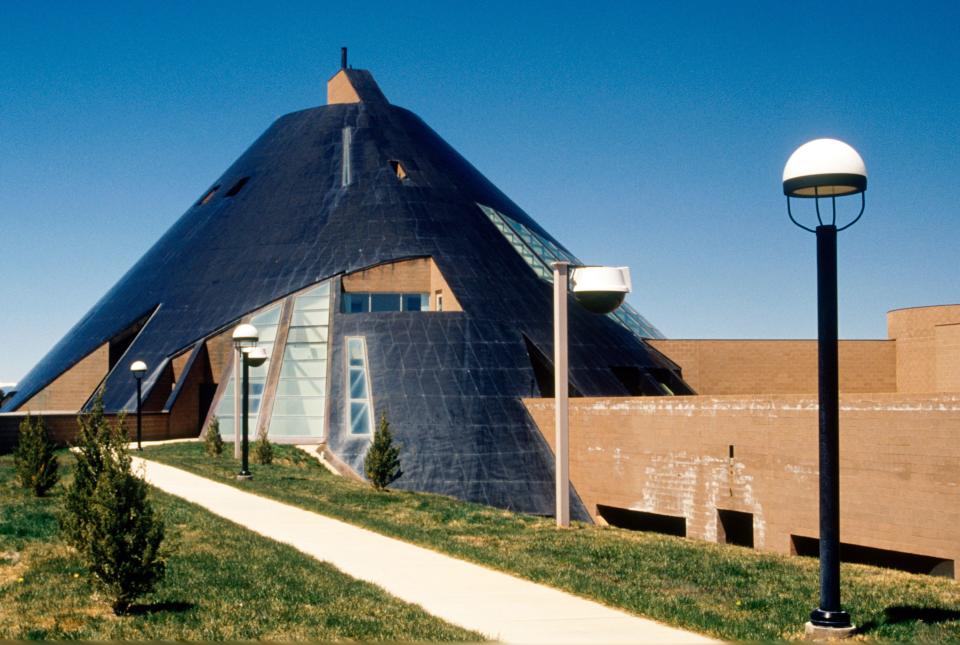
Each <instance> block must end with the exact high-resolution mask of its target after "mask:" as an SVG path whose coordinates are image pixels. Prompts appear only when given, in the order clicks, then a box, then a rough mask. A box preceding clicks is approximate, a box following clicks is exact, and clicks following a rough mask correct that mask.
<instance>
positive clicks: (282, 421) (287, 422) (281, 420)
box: [270, 416, 323, 437]
mask: <svg viewBox="0 0 960 645" xmlns="http://www.w3.org/2000/svg"><path fill="white" fill-rule="evenodd" d="M270 436H271V437H323V418H322V417H283V416H276V417H274V418H273V419H271V420H270Z"/></svg>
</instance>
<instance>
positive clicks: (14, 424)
mask: <svg viewBox="0 0 960 645" xmlns="http://www.w3.org/2000/svg"><path fill="white" fill-rule="evenodd" d="M25 416H26V413H25V412H23V413H21V412H9V413H4V414H0V453H4V452H9V451H10V450H12V449H13V448H14V446H16V442H17V433H18V431H19V428H20V422H21V421H22V420H23V418H24V417H25ZM34 416H39V417H42V418H43V421H44V424H45V425H46V427H47V430H48V431H49V432H50V435H51V437H52V438H53V440H54V441H55V442H56V443H57V444H59V445H61V446H65V445H68V444H69V443H70V442H72V441H73V440H74V439H75V437H76V435H77V428H78V426H77V415H76V413H62V412H60V413H57V412H54V413H39V414H34ZM107 419H109V420H110V422H111V423H113V422H115V421H116V416H115V415H107ZM142 422H143V432H142V436H143V439H144V440H156V439H181V438H186V437H195V436H197V433H196V430H195V428H194V429H193V432H192V434H191V433H186V432H179V433H178V432H171V430H170V427H169V423H168V422H169V415H168V414H165V413H151V412H147V413H144V414H143V416H142ZM126 428H127V433H128V434H129V436H130V438H131V439H132V440H135V439H136V435H137V416H136V414H128V415H127V418H126Z"/></svg>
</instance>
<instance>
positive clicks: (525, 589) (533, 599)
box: [133, 457, 712, 644]
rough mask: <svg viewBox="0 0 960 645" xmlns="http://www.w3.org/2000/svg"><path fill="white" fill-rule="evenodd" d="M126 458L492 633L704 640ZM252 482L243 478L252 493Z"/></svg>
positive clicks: (572, 639) (254, 526)
mask: <svg viewBox="0 0 960 645" xmlns="http://www.w3.org/2000/svg"><path fill="white" fill-rule="evenodd" d="M133 462H134V468H135V470H137V471H139V469H140V468H141V466H142V467H143V468H144V471H143V472H144V476H145V478H146V480H147V481H148V482H149V483H150V484H152V485H153V486H156V487H157V488H159V489H161V490H164V491H166V492H168V493H171V494H173V495H176V496H177V497H182V498H183V499H185V500H188V501H190V502H193V503H194V504H198V505H200V506H202V507H204V508H206V509H208V510H210V511H211V512H213V513H215V514H217V515H219V516H221V517H224V518H226V519H228V520H230V521H232V522H236V523H237V524H240V525H242V526H244V527H246V528H249V529H251V530H253V531H255V532H257V533H259V534H261V535H264V536H266V537H269V538H271V539H274V540H276V541H278V542H283V543H286V544H289V545H291V546H293V547H294V548H296V549H298V550H300V551H302V552H304V553H306V554H308V555H310V556H313V557H315V558H317V559H319V560H323V561H324V562H329V563H330V564H332V565H333V566H335V567H337V568H338V569H340V570H341V571H343V572H344V573H346V574H348V575H350V576H353V577H354V578H358V579H360V580H365V581H367V582H371V583H373V584H375V585H377V586H379V587H381V588H383V589H385V590H386V591H387V592H389V593H391V594H393V595H394V596H396V597H398V598H401V599H403V600H406V601H408V602H411V603H415V604H418V605H420V606H421V607H423V608H424V609H425V610H426V611H427V612H429V613H431V614H433V615H434V616H437V617H439V618H442V619H443V620H446V621H448V622H450V623H453V624H455V625H459V626H461V627H465V628H467V629H471V630H475V631H478V632H480V633H482V634H485V635H487V636H488V637H490V638H493V639H497V640H500V641H503V642H506V643H544V644H546V643H706V642H712V641H710V640H709V639H707V638H705V637H703V636H700V635H699V634H695V633H692V632H686V631H683V630H680V629H675V628H672V627H667V626H666V625H662V624H660V623H656V622H654V621H651V620H646V619H643V618H638V617H636V616H632V615H630V614H627V613H625V612H622V611H617V610H615V609H610V608H609V607H605V606H603V605H600V604H598V603H595V602H591V601H589V600H584V599H582V598H578V597H576V596H573V595H571V594H568V593H565V592H562V591H558V590H556V589H552V588H550V587H545V586H543V585H538V584H535V583H533V582H528V581H526V580H522V579H519V578H514V577H513V576H510V575H507V574H505V573H500V572H498V571H494V570H492V569H487V568H486V567H482V566H480V565H476V564H471V563H469V562H465V561H463V560H458V559H456V558H452V557H450V556H446V555H442V554H440V553H437V552H435V551H431V550H429V549H426V548H422V547H419V546H414V545H412V544H409V543H407V542H402V541H400V540H395V539H392V538H388V537H385V536H383V535H380V534H379V533H374V532H372V531H368V530H366V529H362V528H359V527H356V526H353V525H350V524H346V523H344V522H341V521H339V520H334V519H330V518H328V517H325V516H323V515H318V514H317V513H311V512H309V511H305V510H303V509H299V508H296V507H293V506H289V505H287V504H283V503H281V502H276V501H272V500H269V499H266V498H264V497H260V496H258V495H254V494H252V493H246V492H243V491H241V490H238V489H236V488H233V487H231V486H228V485H226V484H220V483H217V482H214V481H211V480H209V479H205V478H203V477H198V476H196V475H192V474H190V473H187V472H185V471H183V470H179V469H177V468H173V467H171V466H166V465H163V464H158V463H156V462H151V461H147V460H144V459H140V458H136V457H135V458H134V460H133ZM255 486H256V482H255V481H254V482H251V484H250V487H251V489H252V490H255ZM641 584H642V582H641Z"/></svg>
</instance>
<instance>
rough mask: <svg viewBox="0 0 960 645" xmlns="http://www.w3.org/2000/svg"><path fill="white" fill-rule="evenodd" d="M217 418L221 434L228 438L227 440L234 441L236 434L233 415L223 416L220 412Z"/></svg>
mask: <svg viewBox="0 0 960 645" xmlns="http://www.w3.org/2000/svg"><path fill="white" fill-rule="evenodd" d="M217 420H218V421H219V422H220V436H221V437H223V438H224V439H226V440H227V441H233V436H234V430H233V415H231V416H229V417H221V416H220V415H219V414H218V415H217Z"/></svg>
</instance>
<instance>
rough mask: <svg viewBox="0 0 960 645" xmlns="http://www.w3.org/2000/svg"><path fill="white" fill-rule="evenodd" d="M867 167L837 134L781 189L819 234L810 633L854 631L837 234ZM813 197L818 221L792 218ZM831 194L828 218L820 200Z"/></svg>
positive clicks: (808, 150)
mask: <svg viewBox="0 0 960 645" xmlns="http://www.w3.org/2000/svg"><path fill="white" fill-rule="evenodd" d="M866 190H867V169H866V166H865V165H864V163H863V159H861V158H860V155H859V154H857V151H856V150H854V149H853V148H851V147H850V146H849V145H847V144H846V143H843V142H842V141H837V140H836V139H816V140H815V141H811V142H809V143H806V144H804V145H802V146H800V147H799V148H797V150H796V151H795V152H794V153H793V154H792V155H791V156H790V159H788V160H787V165H786V167H785V168H784V170H783V193H784V195H786V196H787V214H788V215H789V216H790V221H792V222H793V223H794V224H796V225H797V226H799V227H800V228H802V229H803V230H805V231H809V232H811V233H815V234H816V236H817V310H818V315H817V330H818V333H817V338H818V351H819V372H820V388H819V390H820V392H819V396H820V441H819V444H820V604H819V606H818V607H817V608H816V609H814V610H813V612H811V613H810V622H809V623H808V624H807V631H808V632H826V634H824V635H827V636H834V637H838V636H839V637H842V636H847V635H849V634H850V633H851V632H852V631H853V625H852V623H851V622H850V615H849V614H848V613H847V612H845V611H843V609H842V607H841V605H840V404H839V392H838V390H839V379H838V361H837V233H839V232H840V231H842V230H844V229H847V228H850V227H851V226H853V225H854V224H855V223H856V222H857V220H859V219H860V217H861V216H862V215H863V209H864V206H865V205H866V199H865V197H864V193H865V191H866ZM856 194H859V195H860V213H859V214H858V215H857V216H856V217H855V218H854V219H853V220H852V221H851V222H850V223H848V224H846V225H844V226H841V227H840V228H837V197H842V196H844V195H856ZM791 197H798V198H806V199H813V200H814V205H815V207H816V212H817V222H818V226H817V227H816V228H815V229H814V228H809V227H807V226H804V225H803V224H801V223H799V222H798V221H797V220H796V219H794V217H793V212H792V210H791V208H790V198H791ZM821 199H829V200H830V206H831V215H830V220H829V223H826V222H825V216H824V215H822V214H821V212H820V200H821Z"/></svg>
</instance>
